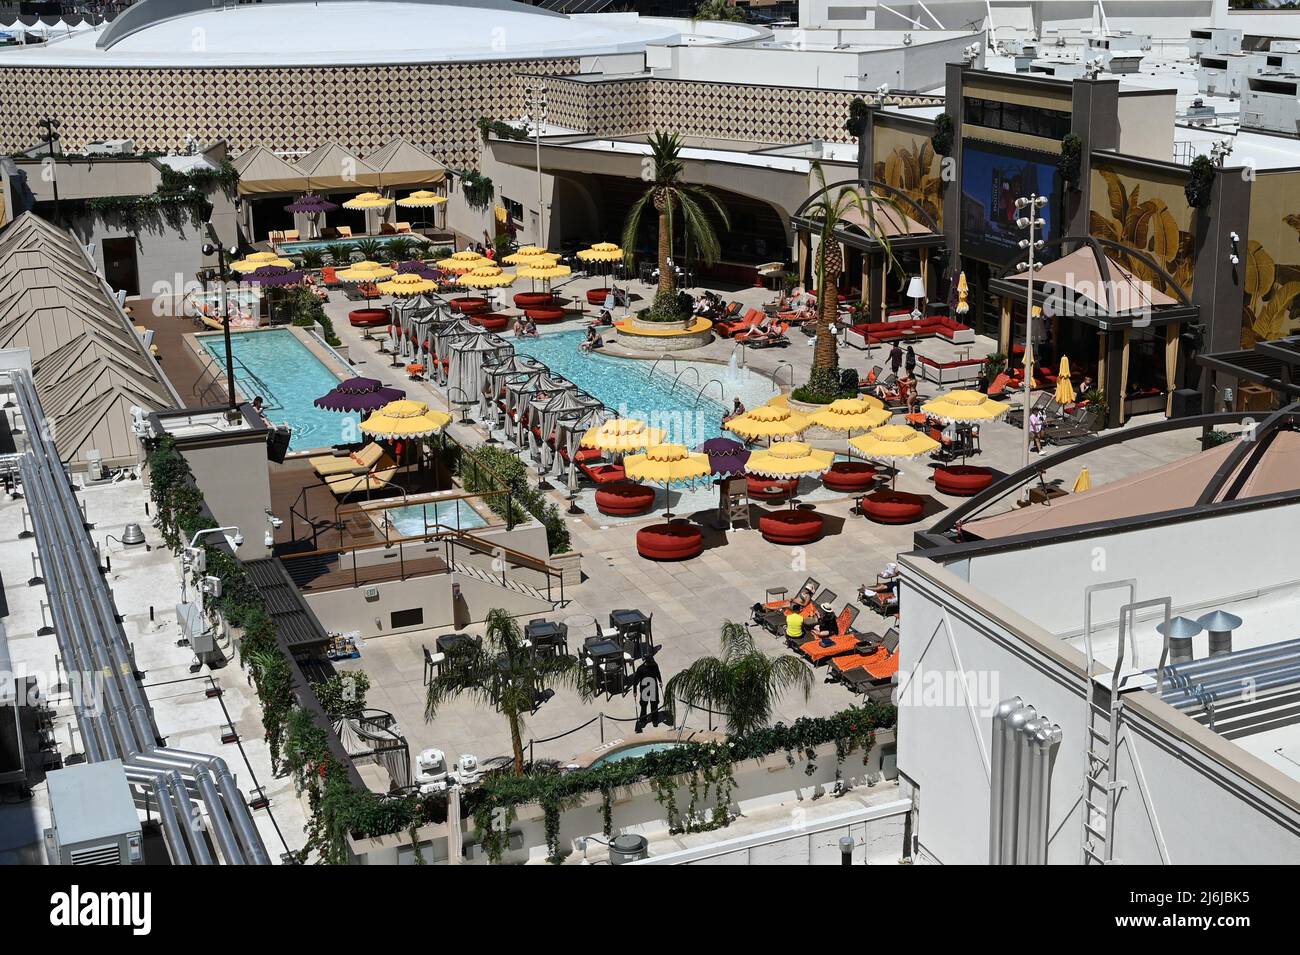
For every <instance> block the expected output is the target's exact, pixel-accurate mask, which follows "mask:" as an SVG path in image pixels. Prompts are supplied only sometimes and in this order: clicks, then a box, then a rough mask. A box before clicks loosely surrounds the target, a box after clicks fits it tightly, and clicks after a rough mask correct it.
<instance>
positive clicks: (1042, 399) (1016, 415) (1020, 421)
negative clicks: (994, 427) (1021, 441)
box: [1002, 391, 1052, 428]
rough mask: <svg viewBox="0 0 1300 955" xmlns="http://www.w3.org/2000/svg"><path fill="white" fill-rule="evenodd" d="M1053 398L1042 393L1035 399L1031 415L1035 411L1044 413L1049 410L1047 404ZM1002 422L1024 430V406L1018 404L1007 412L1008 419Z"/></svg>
mask: <svg viewBox="0 0 1300 955" xmlns="http://www.w3.org/2000/svg"><path fill="white" fill-rule="evenodd" d="M1051 398H1052V396H1051V395H1049V394H1048V393H1047V392H1045V391H1044V392H1040V393H1039V394H1038V396H1037V397H1035V398H1034V403H1033V404H1032V405H1030V408H1029V413H1030V414H1033V413H1034V412H1035V411H1044V410H1045V409H1046V408H1047V402H1048V401H1049V400H1051ZM1002 420H1004V421H1005V422H1007V424H1012V425H1015V426H1016V427H1017V428H1023V427H1024V426H1025V409H1024V406H1023V405H1020V404H1016V405H1015V406H1014V407H1012V409H1011V410H1010V411H1008V412H1007V414H1006V417H1005V418H1003V419H1002Z"/></svg>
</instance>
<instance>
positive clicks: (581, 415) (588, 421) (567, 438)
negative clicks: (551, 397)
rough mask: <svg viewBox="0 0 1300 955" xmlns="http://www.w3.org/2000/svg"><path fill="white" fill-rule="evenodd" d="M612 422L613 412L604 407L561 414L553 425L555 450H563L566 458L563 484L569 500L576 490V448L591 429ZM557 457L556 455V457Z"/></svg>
mask: <svg viewBox="0 0 1300 955" xmlns="http://www.w3.org/2000/svg"><path fill="white" fill-rule="evenodd" d="M612 420H614V412H612V411H610V410H609V409H608V408H606V407H605V406H604V405H601V406H600V407H599V408H589V409H587V410H585V411H576V412H571V413H568V414H562V415H560V416H559V418H558V419H557V420H556V423H555V448H556V451H557V452H558V451H559V449H560V448H564V450H565V454H566V455H567V457H568V459H569V460H568V468H567V469H566V474H565V483H566V486H567V487H568V489H569V494H570V499H572V494H573V493H574V492H575V491H576V490H577V489H578V460H577V456H578V446H579V444H580V443H581V441H582V438H583V436H584V435H585V434H586V433H587V432H588V431H590V430H591V429H592V428H595V427H599V426H600V425H602V424H604V423H605V422H607V421H612ZM557 457H558V455H557Z"/></svg>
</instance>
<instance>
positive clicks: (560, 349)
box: [510, 330, 776, 447]
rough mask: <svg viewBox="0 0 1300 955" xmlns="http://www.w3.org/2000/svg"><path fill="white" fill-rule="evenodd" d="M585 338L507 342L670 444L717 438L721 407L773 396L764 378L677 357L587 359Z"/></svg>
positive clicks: (570, 334) (563, 335) (572, 334)
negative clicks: (737, 400) (655, 431)
mask: <svg viewBox="0 0 1300 955" xmlns="http://www.w3.org/2000/svg"><path fill="white" fill-rule="evenodd" d="M585 337H586V332H585V331H580V330H574V331H563V332H554V333H548V334H544V335H542V336H541V337H539V338H512V339H511V340H510V342H511V344H512V345H514V347H515V351H516V352H518V353H519V354H522V355H530V356H532V357H533V358H537V359H539V360H540V361H543V362H545V363H546V365H547V367H549V368H550V369H551V371H553V372H555V373H556V374H557V375H562V376H564V377H565V378H567V379H569V381H571V382H573V383H574V384H575V385H577V386H578V387H579V388H581V389H582V390H583V391H586V392H588V393H589V394H592V395H594V396H595V397H597V398H599V399H600V400H601V401H603V402H604V403H605V406H606V407H607V408H609V409H610V410H611V411H614V412H617V413H618V415H619V416H620V417H626V418H640V419H641V420H643V421H645V422H646V423H648V424H649V425H650V426H651V427H655V428H663V429H665V430H666V431H667V432H668V441H670V442H672V443H675V444H684V445H686V446H687V447H695V446H697V445H699V444H701V443H703V442H705V441H707V440H709V439H710V438H716V437H718V436H719V435H721V434H722V433H723V431H722V416H723V413H724V411H723V409H724V407H725V408H726V410H727V411H730V410H731V401H732V399H733V398H740V400H741V401H742V402H744V404H745V405H746V407H750V408H753V407H756V406H758V405H761V404H763V403H764V402H765V401H767V400H768V399H769V398H771V397H772V396H773V395H774V394H775V393H776V390H775V389H774V388H773V386H772V384H771V382H769V381H768V380H767V379H765V378H763V377H762V376H761V375H756V374H753V373H751V372H748V371H745V370H743V369H731V368H726V367H724V366H721V365H713V364H709V363H707V362H693V361H682V360H681V359H677V362H676V364H675V365H674V364H673V361H672V360H671V359H664V360H662V361H660V362H659V364H658V366H657V367H655V363H654V362H653V361H641V360H636V359H629V358H615V357H613V356H611V355H601V354H594V355H593V354H591V353H589V352H584V351H580V350H579V348H578V345H579V344H580V343H581V342H582V340H583V339H584V338H585ZM674 376H676V382H677V383H676V387H674ZM702 388H703V389H704V394H703V395H701V394H700V391H701V389H702ZM719 398H721V402H720V401H719ZM723 402H725V404H723Z"/></svg>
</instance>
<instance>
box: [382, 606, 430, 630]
mask: <svg viewBox="0 0 1300 955" xmlns="http://www.w3.org/2000/svg"><path fill="white" fill-rule="evenodd" d="M422 623H424V608H423V607H412V608H411V609H410V610H394V611H393V612H392V614H390V615H389V624H388V626H389V629H390V630H401V629H402V628H404V627H418V626H419V625H420V624H422Z"/></svg>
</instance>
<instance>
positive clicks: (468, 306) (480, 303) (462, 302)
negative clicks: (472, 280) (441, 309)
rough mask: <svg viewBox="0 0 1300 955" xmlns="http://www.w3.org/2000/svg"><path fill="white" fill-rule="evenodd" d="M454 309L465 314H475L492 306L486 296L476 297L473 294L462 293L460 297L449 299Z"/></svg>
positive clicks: (448, 302)
mask: <svg viewBox="0 0 1300 955" xmlns="http://www.w3.org/2000/svg"><path fill="white" fill-rule="evenodd" d="M447 304H448V305H450V306H451V309H452V311H454V312H461V313H462V314H465V315H473V314H474V313H476V312H486V311H487V310H488V309H489V308H490V306H489V305H488V300H487V299H485V298H476V297H475V296H472V295H462V296H461V297H460V298H453V299H449V300H448V301H447Z"/></svg>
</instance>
